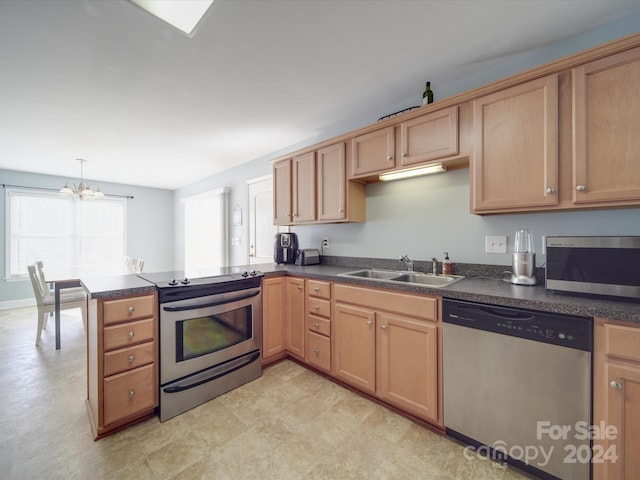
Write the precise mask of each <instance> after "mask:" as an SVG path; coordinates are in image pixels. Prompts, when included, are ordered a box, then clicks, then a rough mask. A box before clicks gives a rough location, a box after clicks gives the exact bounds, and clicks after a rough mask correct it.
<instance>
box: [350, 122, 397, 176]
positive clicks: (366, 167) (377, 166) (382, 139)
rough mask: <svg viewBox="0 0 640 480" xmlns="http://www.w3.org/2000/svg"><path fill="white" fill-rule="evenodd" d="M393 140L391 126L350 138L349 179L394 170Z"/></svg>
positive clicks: (393, 131)
mask: <svg viewBox="0 0 640 480" xmlns="http://www.w3.org/2000/svg"><path fill="white" fill-rule="evenodd" d="M395 139H396V133H395V127H393V126H392V127H387V128H382V129H380V130H376V131H373V132H370V133H365V134H364V135H359V136H357V137H354V138H352V139H351V175H350V177H351V178H358V177H363V176H367V175H371V174H373V173H379V172H384V171H386V170H389V169H392V168H394V167H395V166H396V161H395V157H394V155H395V148H396V147H395V141H396V140H395Z"/></svg>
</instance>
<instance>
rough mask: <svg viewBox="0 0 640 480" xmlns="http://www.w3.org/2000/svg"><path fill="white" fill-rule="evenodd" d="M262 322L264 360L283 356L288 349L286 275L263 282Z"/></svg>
mask: <svg viewBox="0 0 640 480" xmlns="http://www.w3.org/2000/svg"><path fill="white" fill-rule="evenodd" d="M262 324H263V328H262V359H263V361H264V360H267V361H269V360H270V359H276V358H279V357H280V356H283V355H284V352H285V351H286V349H287V340H286V335H285V332H286V310H285V277H278V278H268V279H266V280H264V281H263V282H262Z"/></svg>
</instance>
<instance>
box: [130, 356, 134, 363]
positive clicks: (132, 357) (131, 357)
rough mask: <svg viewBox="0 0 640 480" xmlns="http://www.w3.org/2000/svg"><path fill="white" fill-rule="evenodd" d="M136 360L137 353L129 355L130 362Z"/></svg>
mask: <svg viewBox="0 0 640 480" xmlns="http://www.w3.org/2000/svg"><path fill="white" fill-rule="evenodd" d="M135 361H136V356H135V355H129V363H133V362H135Z"/></svg>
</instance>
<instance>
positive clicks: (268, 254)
mask: <svg viewBox="0 0 640 480" xmlns="http://www.w3.org/2000/svg"><path fill="white" fill-rule="evenodd" d="M247 184H248V192H249V201H248V205H249V217H248V218H247V225H248V226H249V235H248V239H249V242H248V247H249V248H248V250H249V251H248V255H249V261H248V263H249V264H259V263H272V262H273V237H274V235H275V234H276V233H277V231H278V227H276V226H275V225H273V179H272V176H271V175H266V176H264V177H260V178H255V179H253V180H249V181H247Z"/></svg>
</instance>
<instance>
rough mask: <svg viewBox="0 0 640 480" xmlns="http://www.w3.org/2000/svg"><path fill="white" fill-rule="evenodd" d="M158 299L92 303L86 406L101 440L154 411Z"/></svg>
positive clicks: (94, 430) (89, 324)
mask: <svg viewBox="0 0 640 480" xmlns="http://www.w3.org/2000/svg"><path fill="white" fill-rule="evenodd" d="M157 305H158V303H157V296H156V294H155V293H154V294H151V295H148V294H147V295H136V296H128V297H122V298H109V299H92V300H90V302H89V321H88V322H87V360H88V364H87V365H88V367H87V376H88V381H87V406H88V410H89V416H90V419H91V425H92V428H93V433H94V437H95V438H96V439H98V438H101V437H103V436H105V435H108V434H109V433H113V432H115V431H117V430H120V429H122V428H124V427H126V426H128V425H130V424H132V423H135V422H138V421H140V420H142V419H145V418H147V417H150V416H152V415H154V409H155V407H157V406H158V377H159V373H158V359H157V355H158V353H157V351H158V347H157V345H158V311H157Z"/></svg>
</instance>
